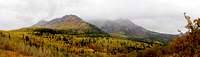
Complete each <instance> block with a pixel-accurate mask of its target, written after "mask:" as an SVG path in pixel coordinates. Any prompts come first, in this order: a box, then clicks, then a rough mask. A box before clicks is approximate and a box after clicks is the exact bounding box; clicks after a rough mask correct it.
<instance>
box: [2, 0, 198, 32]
mask: <svg viewBox="0 0 200 57" xmlns="http://www.w3.org/2000/svg"><path fill="white" fill-rule="evenodd" d="M199 2H200V0H0V30H2V29H3V30H8V29H16V28H21V27H26V26H31V25H33V24H35V23H36V22H38V21H39V20H41V19H43V20H51V19H53V18H57V17H61V16H63V15H67V14H75V15H78V16H80V17H81V18H83V19H84V20H92V19H103V20H105V19H118V18H126V19H131V20H132V21H133V22H134V23H136V24H138V25H140V26H143V27H145V28H147V29H149V30H152V31H157V32H163V33H177V29H181V30H184V29H183V28H184V25H185V19H184V17H183V12H187V13H188V14H189V15H191V16H193V18H196V17H198V16H200V11H199V10H200V3H199Z"/></svg>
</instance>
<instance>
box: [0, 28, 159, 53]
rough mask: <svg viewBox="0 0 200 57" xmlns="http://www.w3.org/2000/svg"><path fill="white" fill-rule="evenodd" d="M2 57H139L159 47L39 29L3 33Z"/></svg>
mask: <svg viewBox="0 0 200 57" xmlns="http://www.w3.org/2000/svg"><path fill="white" fill-rule="evenodd" d="M0 45H1V46H0V51H1V52H0V56H7V57H23V56H27V57H122V56H126V57H135V56H137V53H141V52H142V50H144V49H146V48H151V47H153V46H156V45H159V44H153V43H143V42H137V41H131V40H127V39H123V38H122V39H120V38H113V37H110V36H109V35H107V34H96V33H92V34H90V33H88V34H87V33H83V34H79V33H75V32H74V33H71V32H69V33H63V31H62V32H59V30H54V29H48V28H37V29H32V30H31V29H29V31H25V30H22V31H21V30H17V31H0Z"/></svg>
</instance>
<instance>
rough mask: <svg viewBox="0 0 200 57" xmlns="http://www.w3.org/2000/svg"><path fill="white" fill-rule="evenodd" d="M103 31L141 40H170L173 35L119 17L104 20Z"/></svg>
mask: <svg viewBox="0 0 200 57" xmlns="http://www.w3.org/2000/svg"><path fill="white" fill-rule="evenodd" d="M99 27H100V28H101V29H102V30H103V31H105V32H107V33H110V34H112V35H115V36H118V37H119V36H122V37H127V38H129V39H134V40H139V41H145V40H148V41H164V42H167V41H169V40H170V39H171V38H172V37H173V35H170V34H165V33H158V32H154V31H150V30H147V29H145V28H143V27H141V26H138V25H136V24H134V23H133V22H132V21H130V20H129V19H117V20H110V21H106V22H104V25H102V26H99Z"/></svg>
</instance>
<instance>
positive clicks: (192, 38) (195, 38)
mask: <svg viewBox="0 0 200 57" xmlns="http://www.w3.org/2000/svg"><path fill="white" fill-rule="evenodd" d="M184 16H185V19H186V20H187V25H186V28H187V29H188V31H187V32H186V33H182V32H181V31H179V32H180V33H181V34H180V36H177V37H176V38H174V39H173V40H172V41H171V42H170V43H169V44H168V45H167V46H164V47H155V48H150V49H146V50H145V51H144V56H145V57H146V56H148V57H149V56H150V57H199V56H200V18H197V19H194V21H193V22H192V18H191V17H190V16H187V15H186V13H184Z"/></svg>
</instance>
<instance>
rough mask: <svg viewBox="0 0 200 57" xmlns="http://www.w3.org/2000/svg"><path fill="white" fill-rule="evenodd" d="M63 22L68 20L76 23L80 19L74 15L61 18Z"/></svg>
mask: <svg viewBox="0 0 200 57" xmlns="http://www.w3.org/2000/svg"><path fill="white" fill-rule="evenodd" d="M61 19H62V20H64V21H68V20H71V21H72V20H76V21H81V20H82V19H81V18H80V17H78V16H76V15H65V16H63V17H62V18H61Z"/></svg>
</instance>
